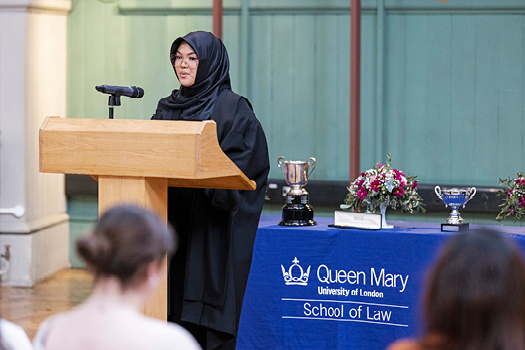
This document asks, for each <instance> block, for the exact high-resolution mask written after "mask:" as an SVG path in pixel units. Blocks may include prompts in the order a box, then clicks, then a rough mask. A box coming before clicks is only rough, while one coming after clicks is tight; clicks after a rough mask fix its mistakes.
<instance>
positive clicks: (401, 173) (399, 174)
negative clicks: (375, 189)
mask: <svg viewBox="0 0 525 350" xmlns="http://www.w3.org/2000/svg"><path fill="white" fill-rule="evenodd" d="M393 171H394V173H395V174H396V176H395V179H396V180H401V176H403V172H402V171H399V170H396V169H393Z"/></svg>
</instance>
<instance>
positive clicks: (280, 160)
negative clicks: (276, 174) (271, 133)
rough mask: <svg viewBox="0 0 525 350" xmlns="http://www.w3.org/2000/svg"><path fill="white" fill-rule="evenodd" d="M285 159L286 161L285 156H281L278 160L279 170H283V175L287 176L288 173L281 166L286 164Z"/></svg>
mask: <svg viewBox="0 0 525 350" xmlns="http://www.w3.org/2000/svg"><path fill="white" fill-rule="evenodd" d="M283 159H284V157H283V156H280V157H279V158H277V165H278V166H279V169H281V171H282V172H283V174H285V175H286V173H285V172H284V170H283V168H281V164H284V162H282V160H283Z"/></svg>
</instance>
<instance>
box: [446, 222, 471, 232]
mask: <svg viewBox="0 0 525 350" xmlns="http://www.w3.org/2000/svg"><path fill="white" fill-rule="evenodd" d="M468 229H469V224H468V223H463V224H441V231H444V232H459V231H466V230H468Z"/></svg>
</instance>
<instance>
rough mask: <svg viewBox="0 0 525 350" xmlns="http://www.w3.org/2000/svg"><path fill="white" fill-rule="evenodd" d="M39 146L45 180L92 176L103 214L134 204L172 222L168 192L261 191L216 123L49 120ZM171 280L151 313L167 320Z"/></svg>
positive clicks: (162, 288)
mask: <svg viewBox="0 0 525 350" xmlns="http://www.w3.org/2000/svg"><path fill="white" fill-rule="evenodd" d="M39 138H40V140H39V146H40V172H43V173H64V174H87V175H91V176H93V177H94V178H95V179H97V180H98V210H99V214H101V213H103V212H104V211H105V210H106V209H108V208H109V207H110V206H112V205H115V204H118V203H134V204H137V205H140V206H142V207H145V208H147V209H149V210H151V211H153V212H155V213H157V214H158V215H159V216H160V217H161V218H162V219H163V220H165V221H167V199H168V195H167V193H168V186H171V187H199V188H222V189H238V190H254V189H255V187H256V184H255V181H252V180H250V179H248V178H247V177H246V175H244V173H243V172H242V171H241V170H239V168H238V167H237V166H236V165H235V164H234V163H233V162H232V161H231V160H230V158H228V156H226V154H224V152H222V150H221V148H220V146H219V143H218V141H217V128H216V124H215V122H214V121H211V120H208V121H203V122H191V121H169V122H167V121H162V120H116V119H72V118H71V119H70V118H59V117H47V118H46V119H45V120H44V122H43V124H42V126H41V127H40V131H39ZM165 265H166V264H165ZM164 276H166V277H165V278H164V279H163V281H161V284H160V286H159V289H158V291H157V293H156V294H155V295H154V296H153V298H152V299H151V301H150V302H149V303H148V304H147V305H146V307H145V310H144V313H145V314H146V315H148V316H152V317H156V318H159V319H163V320H166V316H167V274H164Z"/></svg>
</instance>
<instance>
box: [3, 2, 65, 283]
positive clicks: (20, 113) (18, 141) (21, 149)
mask: <svg viewBox="0 0 525 350" xmlns="http://www.w3.org/2000/svg"><path fill="white" fill-rule="evenodd" d="M70 10H71V0H0V208H10V207H14V206H16V205H21V206H23V207H24V208H25V214H24V215H23V216H22V217H20V218H17V217H15V216H13V215H10V214H0V254H3V253H4V251H5V245H7V244H9V245H10V246H11V248H10V253H11V259H10V269H9V271H8V272H7V273H6V274H4V275H3V276H2V285H16V286H32V285H33V284H34V283H35V282H37V281H38V280H39V279H42V278H44V277H46V276H48V275H50V274H52V273H54V272H56V271H58V270H60V269H62V268H64V267H68V266H69V222H68V219H69V218H68V215H67V213H66V198H65V194H64V176H63V175H56V174H42V173H39V171H38V154H39V153H38V129H39V127H40V125H41V123H42V121H43V120H44V118H45V117H46V116H49V115H56V116H61V117H66V63H67V60H66V59H67V48H66V32H67V15H68V13H69V12H70ZM0 262H1V263H4V261H3V259H0ZM3 266H4V265H2V266H1V267H0V270H1V269H2V267H3Z"/></svg>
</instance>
